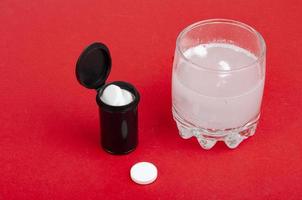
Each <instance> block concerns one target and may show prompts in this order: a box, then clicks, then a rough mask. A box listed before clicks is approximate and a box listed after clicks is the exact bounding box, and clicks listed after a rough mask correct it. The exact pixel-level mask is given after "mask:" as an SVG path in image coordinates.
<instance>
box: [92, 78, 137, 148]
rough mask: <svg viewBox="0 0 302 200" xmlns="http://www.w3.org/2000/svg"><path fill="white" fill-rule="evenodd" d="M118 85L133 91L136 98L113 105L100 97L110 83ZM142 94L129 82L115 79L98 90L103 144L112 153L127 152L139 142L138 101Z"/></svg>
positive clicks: (97, 97) (97, 98)
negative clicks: (123, 103) (127, 102)
mask: <svg viewBox="0 0 302 200" xmlns="http://www.w3.org/2000/svg"><path fill="white" fill-rule="evenodd" d="M111 84H114V85H117V86H119V87H120V88H122V89H125V90H128V91H129V92H131V93H132V95H133V97H134V100H133V101H132V102H131V103H129V104H127V105H124V106H111V105H108V104H106V103H104V102H103V101H101V99H100V97H101V96H102V93H103V91H104V89H105V88H106V87H107V86H108V85H111ZM139 100H140V95H139V93H138V91H137V90H136V89H135V87H134V86H132V85H131V84H129V83H126V82H122V81H115V82H112V83H110V84H106V85H105V86H103V87H102V89H101V90H100V91H99V92H98V94H97V96H96V101H97V103H98V105H99V113H100V126H101V127H100V131H101V145H102V147H103V149H104V150H106V151H107V152H109V153H112V154H126V153H129V152H131V151H133V150H134V149H135V148H136V146H137V143H138V103H139Z"/></svg>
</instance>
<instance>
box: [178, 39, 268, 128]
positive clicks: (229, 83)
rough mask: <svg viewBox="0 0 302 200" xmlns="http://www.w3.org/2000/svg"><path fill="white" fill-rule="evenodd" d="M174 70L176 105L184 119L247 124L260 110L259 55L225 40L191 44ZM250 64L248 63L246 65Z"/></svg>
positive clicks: (206, 124)
mask: <svg viewBox="0 0 302 200" xmlns="http://www.w3.org/2000/svg"><path fill="white" fill-rule="evenodd" d="M184 56H185V57H186V59H184V58H183V57H180V58H179V60H178V62H177V63H175V64H176V65H177V66H176V67H175V68H174V70H173V79H172V98H173V107H174V109H175V110H176V111H177V113H178V114H179V115H180V117H181V118H183V119H184V120H185V121H187V122H189V123H191V124H194V125H195V126H198V127H202V128H208V129H229V128H237V127H241V126H243V125H245V124H246V123H248V122H249V121H250V120H252V119H253V118H255V117H256V116H257V115H258V114H259V109H260V104H261V99H262V93H263V85H264V76H263V72H262V71H261V67H259V63H258V62H256V61H257V57H256V56H255V55H254V54H252V53H250V52H249V51H247V50H245V49H242V48H240V47H238V46H235V45H232V44H225V43H209V44H201V45H198V46H196V47H192V48H189V49H188V50H186V51H185V52H184ZM244 66H248V67H244Z"/></svg>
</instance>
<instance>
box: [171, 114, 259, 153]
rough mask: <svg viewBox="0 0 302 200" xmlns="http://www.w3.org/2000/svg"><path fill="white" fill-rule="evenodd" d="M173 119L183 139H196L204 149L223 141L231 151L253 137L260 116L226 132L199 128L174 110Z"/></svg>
mask: <svg viewBox="0 0 302 200" xmlns="http://www.w3.org/2000/svg"><path fill="white" fill-rule="evenodd" d="M172 113H173V118H174V120H175V122H176V124H177V127H178V131H179V135H180V136H181V137H182V138H183V139H189V138H191V137H192V136H194V137H196V139H197V140H198V142H199V144H200V146H201V147H202V148H203V149H211V148H212V147H213V146H214V145H215V144H216V142H217V141H223V142H224V143H225V144H226V145H227V146H228V147H229V148H230V149H234V148H236V147H237V146H238V145H239V144H240V143H241V142H242V141H243V140H245V139H247V138H248V137H250V136H253V135H254V134H255V131H256V127H257V124H258V119H259V117H260V115H258V116H257V117H255V118H254V119H252V120H251V121H250V122H248V123H247V124H245V125H244V126H242V127H238V128H231V129H225V130H216V129H206V128H201V127H197V126H195V125H193V124H190V123H189V122H186V121H185V120H183V119H182V118H181V117H180V116H179V115H178V113H177V112H176V110H175V109H174V108H172Z"/></svg>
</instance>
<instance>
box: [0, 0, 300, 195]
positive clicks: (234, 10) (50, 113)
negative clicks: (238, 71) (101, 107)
mask: <svg viewBox="0 0 302 200" xmlns="http://www.w3.org/2000/svg"><path fill="white" fill-rule="evenodd" d="M217 17H222V18H231V19H236V20H239V21H242V22H245V23H248V24H250V25H252V26H254V27H255V28H256V29H257V30H258V31H259V32H261V33H262V35H263V36H264V38H265V40H266V43H267V47H268V52H267V53H268V54H267V81H266V88H265V95H264V102H263V107H262V118H261V121H260V125H259V127H258V130H257V133H256V135H255V136H254V137H252V138H250V139H249V140H247V141H245V142H243V143H242V144H241V145H240V146H239V147H238V148H237V149H235V150H229V149H227V147H225V145H224V144H218V145H217V146H215V147H214V148H213V149H212V150H210V151H205V150H202V149H201V148H200V147H199V145H198V143H197V141H196V140H195V139H191V140H183V139H181V138H180V137H179V136H178V133H177V129H176V126H175V124H174V122H173V120H172V116H171V96H170V90H171V86H170V82H171V70H172V57H173V54H174V47H175V40H176V36H177V34H178V33H179V32H180V31H181V30H182V29H183V28H184V27H185V26H187V25H189V24H191V23H193V22H196V21H199V20H202V19H207V18H217ZM301 18H302V4H301V1H299V0H293V1H289V0H284V1H273V0H271V1H264V0H254V1H239V0H230V1H222V0H215V1H214V0H203V1H193V0H191V1H188V0H186V1H179V0H171V1H162V0H157V1H155V0H154V1H141V0H135V1H130V0H124V1H97V0H96V1H75V0H73V1H61V0H52V1H6V0H5V1H4V0H1V2H0V24H1V28H0V54H1V59H0V80H1V82H0V91H1V98H0V105H1V112H0V199H1V200H2V199H4V200H7V199H9V200H10V199H298V198H301V196H302V134H301V133H302V132H301V131H302V118H301V107H302V93H301V86H302V79H301V76H302V56H301V49H300V48H301V46H302V40H301V34H302V26H301V23H300V20H301ZM92 41H102V42H105V43H106V44H107V45H108V46H109V47H110V49H111V54H112V58H113V67H112V71H111V74H110V78H109V81H113V80H124V81H129V82H131V83H133V84H134V85H135V86H136V87H137V88H138V89H139V91H140V93H141V97H142V99H141V102H140V105H139V113H140V116H139V120H140V121H139V122H140V124H139V130H140V133H139V134H140V135H139V136H140V143H139V146H138V148H137V150H135V151H134V152H133V153H131V154H129V155H126V156H113V155H109V154H107V153H105V152H104V151H103V150H102V149H101V148H100V146H99V122H98V110H97V105H96V103H95V92H94V91H89V90H87V89H85V88H83V87H82V86H80V85H79V84H78V83H77V81H76V78H75V74H74V68H75V62H76V59H77V57H78V56H79V54H80V52H81V50H82V49H83V48H84V47H85V46H86V45H87V44H89V43H90V42H92ZM158 97H160V98H161V99H160V100H158V99H157V98H158ZM138 161H151V162H153V163H155V164H156V165H157V167H158V170H159V177H158V179H157V180H156V182H155V183H153V184H152V185H148V186H139V185H136V184H135V183H133V182H132V181H131V180H130V178H129V170H130V167H131V166H132V165H133V164H134V163H136V162H138Z"/></svg>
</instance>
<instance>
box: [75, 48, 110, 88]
mask: <svg viewBox="0 0 302 200" xmlns="http://www.w3.org/2000/svg"><path fill="white" fill-rule="evenodd" d="M110 70H111V57H110V52H109V49H108V48H107V46H106V45H105V44H102V43H99V42H95V43H93V44H91V45H89V46H88V47H86V49H85V50H84V51H83V52H82V53H81V55H80V57H79V59H78V61H77V65H76V76H77V79H78V81H79V82H80V84H81V85H83V86H84V87H86V88H90V89H98V88H100V87H101V86H103V85H104V84H105V81H106V80H107V78H108V76H109V73H110Z"/></svg>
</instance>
